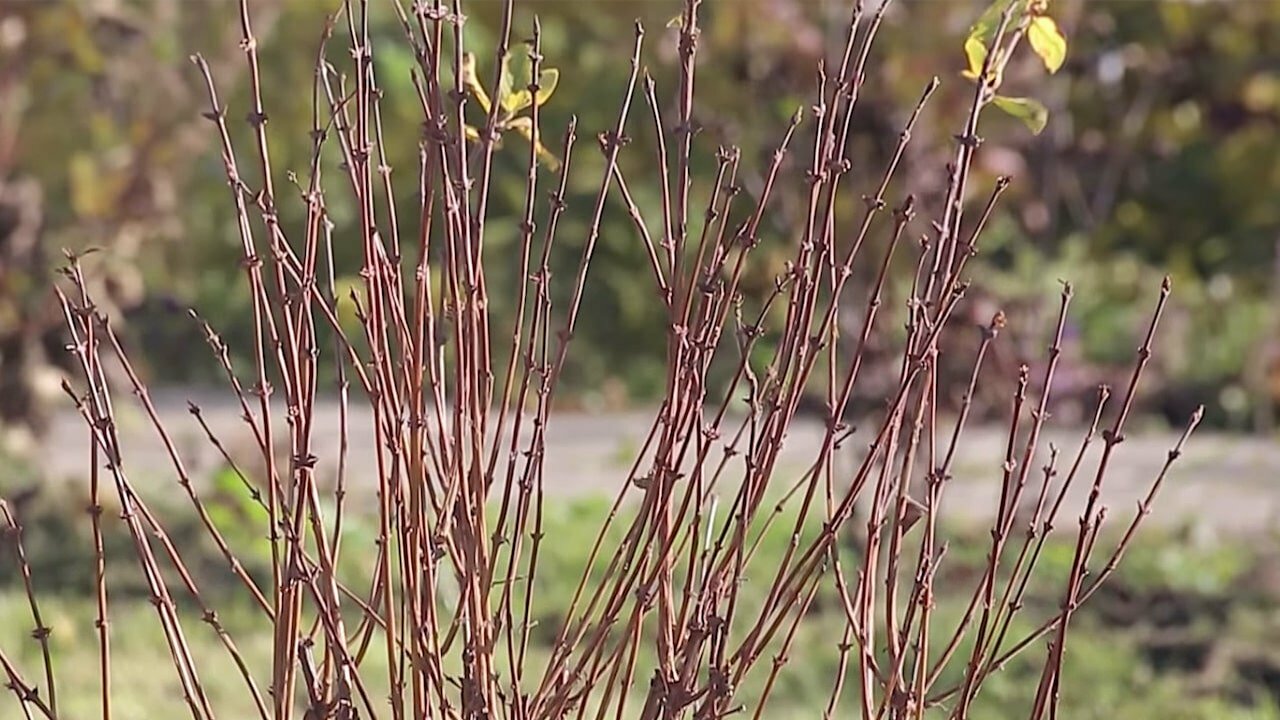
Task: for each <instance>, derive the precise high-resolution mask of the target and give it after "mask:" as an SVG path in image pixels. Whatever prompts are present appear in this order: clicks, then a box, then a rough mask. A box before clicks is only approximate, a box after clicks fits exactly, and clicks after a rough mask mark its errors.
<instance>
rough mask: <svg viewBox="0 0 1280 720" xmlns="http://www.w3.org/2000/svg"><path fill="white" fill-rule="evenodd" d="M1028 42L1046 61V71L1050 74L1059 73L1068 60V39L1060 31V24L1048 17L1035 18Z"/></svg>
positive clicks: (1028, 29)
mask: <svg viewBox="0 0 1280 720" xmlns="http://www.w3.org/2000/svg"><path fill="white" fill-rule="evenodd" d="M1027 40H1028V41H1030V42H1031V49H1032V50H1035V52H1036V54H1037V55H1039V56H1040V59H1041V60H1042V61H1044V67H1045V69H1046V70H1048V71H1049V72H1050V73H1056V72H1058V68H1060V67H1062V63H1063V62H1065V61H1066V59H1067V38H1066V37H1065V36H1063V34H1062V31H1061V30H1059V29H1058V23H1056V22H1054V21H1053V18H1051V17H1049V16H1047V15H1040V16H1038V17H1035V18H1033V19H1032V20H1031V26H1030V27H1028V28H1027Z"/></svg>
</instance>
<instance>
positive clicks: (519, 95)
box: [502, 68, 560, 114]
mask: <svg viewBox="0 0 1280 720" xmlns="http://www.w3.org/2000/svg"><path fill="white" fill-rule="evenodd" d="M559 83H560V71H559V70H557V69H555V68H548V69H546V70H543V71H542V72H539V73H538V107H542V106H543V105H546V104H547V100H550V99H551V95H552V94H553V93H554V92H555V91H556V85H558V84H559ZM530 105H533V96H532V95H530V94H529V90H528V89H527V88H526V89H523V90H517V91H515V92H513V93H511V94H510V95H508V96H507V97H506V99H505V100H503V102H502V109H503V110H506V111H507V113H508V114H515V113H518V112H520V111H521V110H523V109H525V108H527V107H529V106H530Z"/></svg>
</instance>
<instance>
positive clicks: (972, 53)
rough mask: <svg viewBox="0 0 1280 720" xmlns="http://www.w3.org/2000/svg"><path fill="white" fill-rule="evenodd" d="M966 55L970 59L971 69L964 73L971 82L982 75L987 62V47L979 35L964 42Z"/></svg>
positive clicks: (972, 36)
mask: <svg viewBox="0 0 1280 720" xmlns="http://www.w3.org/2000/svg"><path fill="white" fill-rule="evenodd" d="M964 54H965V57H967V58H968V59H969V69H968V70H965V71H964V73H963V74H964V76H965V77H967V78H969V79H970V80H977V79H978V78H979V77H980V76H981V75H982V66H983V64H984V63H986V61H987V46H986V43H984V42H982V39H981V38H979V37H978V36H977V35H970V36H969V38H968V39H967V40H965V41H964Z"/></svg>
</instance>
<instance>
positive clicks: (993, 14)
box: [969, 0, 1025, 45]
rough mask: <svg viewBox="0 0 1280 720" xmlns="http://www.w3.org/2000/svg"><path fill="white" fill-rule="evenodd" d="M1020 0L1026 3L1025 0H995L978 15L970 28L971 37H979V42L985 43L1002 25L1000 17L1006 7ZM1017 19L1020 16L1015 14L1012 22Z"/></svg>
mask: <svg viewBox="0 0 1280 720" xmlns="http://www.w3.org/2000/svg"><path fill="white" fill-rule="evenodd" d="M1018 1H1022V2H1023V3H1024V4H1025V0H993V2H992V3H991V4H990V5H988V6H987V9H986V10H983V11H982V14H981V15H979V16H978V20H977V21H976V22H974V23H973V26H972V27H970V28H969V37H970V38H977V39H978V41H979V42H981V43H983V44H984V45H985V44H986V43H987V41H989V40H991V39H992V38H993V37H995V34H996V30H997V29H998V28H999V27H1000V17H1001V16H1002V15H1003V14H1004V10H1005V8H1007V7H1009V6H1010V5H1011V4H1013V3H1014V2H1018ZM1017 20H1018V18H1017V16H1015V17H1013V18H1012V19H1011V21H1010V22H1017Z"/></svg>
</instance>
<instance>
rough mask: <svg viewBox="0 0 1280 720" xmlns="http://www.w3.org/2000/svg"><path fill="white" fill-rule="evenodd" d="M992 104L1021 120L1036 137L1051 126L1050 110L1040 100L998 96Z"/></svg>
mask: <svg viewBox="0 0 1280 720" xmlns="http://www.w3.org/2000/svg"><path fill="white" fill-rule="evenodd" d="M991 102H993V103H995V105H996V107H998V108H1000V109H1001V110H1003V111H1005V112H1006V113H1008V114H1009V115H1012V116H1013V117H1015V118H1017V119H1019V120H1021V121H1022V122H1023V124H1025V125H1026V126H1027V127H1029V128H1031V132H1033V133H1035V134H1036V135H1039V134H1040V132H1041V131H1042V130H1044V128H1045V125H1048V124H1049V109H1048V108H1046V107H1045V106H1044V105H1042V104H1040V101H1038V100H1032V99H1031V98H1025V97H1004V96H1003V95H997V96H995V97H994V98H993V99H992V100H991Z"/></svg>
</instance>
